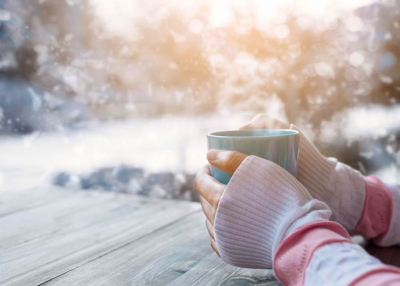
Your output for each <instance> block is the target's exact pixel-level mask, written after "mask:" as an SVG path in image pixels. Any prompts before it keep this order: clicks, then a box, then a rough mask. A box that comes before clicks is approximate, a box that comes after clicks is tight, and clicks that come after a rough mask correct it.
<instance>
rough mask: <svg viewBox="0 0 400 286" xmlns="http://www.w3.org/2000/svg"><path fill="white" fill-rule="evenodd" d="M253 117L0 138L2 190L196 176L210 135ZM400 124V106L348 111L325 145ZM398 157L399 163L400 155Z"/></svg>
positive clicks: (385, 173)
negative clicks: (141, 173)
mask: <svg viewBox="0 0 400 286" xmlns="http://www.w3.org/2000/svg"><path fill="white" fill-rule="evenodd" d="M251 116H252V115H245V114H242V115H238V116H236V117H234V118H232V116H229V115H222V114H220V115H212V116H211V115H210V116H197V117H183V116H181V117H178V116H173V117H163V118H154V119H149V118H146V119H145V118H143V119H131V120H127V121H114V122H102V123H97V124H94V123H92V124H87V126H86V127H84V128H81V129H79V130H75V131H71V130H69V131H68V130H67V131H59V132H51V133H50V132H49V133H40V132H36V133H33V134H31V135H26V136H15V137H0V150H1V153H0V191H4V190H15V189H24V188H31V187H37V186H45V185H48V184H51V180H52V178H53V176H54V175H55V174H57V173H59V172H67V173H72V174H85V173H86V174H87V173H90V172H93V171H95V170H96V169H99V168H104V167H116V166H120V165H128V166H133V167H140V168H144V169H145V170H146V171H147V172H159V171H172V172H188V173H195V172H196V170H198V169H199V168H200V167H201V166H202V165H203V164H205V163H206V160H205V152H206V149H207V143H206V134H207V133H208V132H211V131H216V130H229V129H237V128H238V127H239V126H241V125H242V124H244V123H246V122H247V121H248V120H249V119H250V117H251ZM335 122H336V123H335ZM399 122H400V108H399V107H394V108H391V109H385V110H383V109H382V108H380V107H371V108H369V109H367V110H363V109H354V110H352V111H350V110H347V111H346V112H343V113H341V114H339V115H338V116H337V117H336V119H334V120H333V122H332V123H331V124H327V125H326V132H325V134H324V133H322V137H325V136H326V137H325V138H320V140H323V139H325V140H326V141H331V140H334V138H335V136H348V137H349V138H348V140H349V141H352V140H356V139H357V138H358V139H361V140H362V139H363V138H366V137H364V136H366V135H367V134H370V136H371V135H372V136H378V135H382V134H381V133H385V132H391V131H393V130H398V128H399V127H400V124H399ZM385 130H386V131H385ZM384 131H385V132H384ZM393 155H394V156H395V157H397V159H398V162H400V154H399V153H397V154H393ZM377 174H378V175H379V176H381V177H382V178H384V179H386V180H389V181H396V180H399V179H398V178H400V172H399V165H397V166H390V167H388V168H387V169H384V170H380V171H379V172H378V173H377Z"/></svg>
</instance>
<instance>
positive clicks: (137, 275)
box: [45, 212, 279, 286]
mask: <svg viewBox="0 0 400 286" xmlns="http://www.w3.org/2000/svg"><path fill="white" fill-rule="evenodd" d="M204 220H205V218H204V215H203V214H202V213H201V212H197V213H194V214H192V215H190V216H189V217H186V218H184V219H182V220H180V221H179V222H177V223H174V224H171V225H169V226H167V227H165V228H164V229H162V230H159V231H156V232H154V233H152V234H149V235H147V236H144V237H142V238H140V239H138V240H136V241H134V242H132V243H130V244H128V245H126V246H124V247H123V248H121V249H118V250H116V251H113V252H111V253H109V254H107V255H105V256H102V257H100V258H99V259H96V260H95V261H92V262H91V263H88V264H86V265H83V266H81V267H79V268H77V269H75V270H73V271H70V272H68V273H66V274H64V275H62V276H60V277H57V278H55V279H53V280H51V281H49V282H48V283H46V284H45V285H46V286H50V285H51V286H54V285H67V284H68V283H71V284H72V285H88V286H89V285H135V286H136V285H137V286H141V285H253V284H257V285H279V284H278V283H277V282H276V281H275V280H274V278H273V275H272V272H271V271H268V270H263V271H260V270H247V269H239V268H236V267H233V266H230V265H227V264H225V263H224V262H222V261H221V260H220V259H219V257H218V256H217V255H216V254H215V253H214V252H213V251H212V250H211V247H210V246H209V241H210V239H209V236H208V234H207V231H206V229H205V227H204Z"/></svg>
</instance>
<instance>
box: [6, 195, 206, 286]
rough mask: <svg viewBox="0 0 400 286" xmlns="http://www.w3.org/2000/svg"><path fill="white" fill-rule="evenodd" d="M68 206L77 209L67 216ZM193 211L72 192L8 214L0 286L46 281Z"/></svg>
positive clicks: (163, 203) (128, 198)
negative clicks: (68, 196)
mask: <svg viewBox="0 0 400 286" xmlns="http://www.w3.org/2000/svg"><path fill="white" fill-rule="evenodd" d="M106 201H108V202H109V203H110V204H111V205H110V206H109V205H107V204H105V202H106ZM96 203H97V204H98V205H97V206H96ZM74 204H76V205H77V206H78V205H79V206H81V207H77V208H75V209H74V211H75V212H74V213H72V212H71V213H70V215H68V213H69V211H70V209H71V206H72V205H74ZM100 205H103V207H100ZM92 206H94V208H93V209H92V208H91V207H92ZM199 209H200V206H199V205H198V204H196V203H186V202H176V201H159V200H147V199H144V198H140V197H134V196H126V195H114V194H107V193H103V194H98V193H75V194H74V196H73V197H72V198H68V199H67V200H62V199H61V200H60V202H49V203H48V205H47V206H45V205H42V206H40V207H37V208H29V209H23V210H21V211H18V212H15V213H12V214H10V215H7V216H5V217H3V218H2V219H0V225H1V229H5V230H6V231H4V232H3V231H2V232H1V235H0V242H1V243H0V250H1V254H0V273H1V275H0V284H1V285H38V284H40V283H43V282H46V281H47V280H49V279H52V278H54V277H56V276H58V275H61V274H63V273H65V272H68V271H70V270H71V269H74V268H76V267H78V266H80V265H83V264H85V263H87V262H89V261H91V260H93V259H95V258H97V257H100V256H102V255H105V254H107V253H109V252H111V251H113V250H115V249H118V248H120V247H122V246H123V245H125V244H127V243H129V242H131V241H134V240H136V239H138V238H140V237H142V236H144V235H147V234H149V233H152V232H153V231H155V230H157V229H159V228H162V227H165V226H166V225H168V224H170V223H172V222H174V221H176V220H179V219H181V218H182V217H184V216H186V215H188V214H190V213H193V212H196V211H199ZM2 220H5V222H4V223H3V224H2V222H1V221H2ZM19 225H21V227H19ZM32 232H33V233H32ZM35 232H36V233H37V234H36V233H35ZM15 237H17V239H16V240H17V241H16V242H15V243H14V244H13V242H12V241H13V238H15ZM2 243H4V245H3V244H2Z"/></svg>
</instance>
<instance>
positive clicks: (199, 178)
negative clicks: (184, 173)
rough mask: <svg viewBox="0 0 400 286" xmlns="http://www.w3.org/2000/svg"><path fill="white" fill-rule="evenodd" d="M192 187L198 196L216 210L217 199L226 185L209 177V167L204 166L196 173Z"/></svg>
mask: <svg viewBox="0 0 400 286" xmlns="http://www.w3.org/2000/svg"><path fill="white" fill-rule="evenodd" d="M194 187H195V189H196V191H197V192H198V193H199V194H200V196H202V197H203V198H204V199H206V201H207V202H209V204H210V205H211V206H213V207H214V208H215V209H217V207H218V203H219V199H220V198H221V195H222V193H223V191H224V189H225V187H226V185H224V184H221V183H220V182H218V181H217V180H216V179H215V178H213V177H211V176H210V170H209V167H208V166H205V167H203V168H202V169H201V170H200V171H199V172H198V173H197V175H196V177H195V179H194Z"/></svg>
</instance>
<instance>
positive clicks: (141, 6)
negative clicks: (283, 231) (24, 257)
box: [0, 0, 400, 200]
mask: <svg viewBox="0 0 400 286" xmlns="http://www.w3.org/2000/svg"><path fill="white" fill-rule="evenodd" d="M257 113H268V114H270V115H272V116H275V117H278V118H281V119H284V120H287V121H290V122H293V123H296V124H297V125H298V126H299V127H301V128H302V129H304V130H305V132H306V133H307V134H308V135H309V136H310V137H311V138H313V140H314V141H315V142H316V144H317V145H318V147H319V148H320V149H321V150H322V151H323V153H324V154H326V155H327V156H334V157H337V158H339V160H341V161H344V162H346V163H347V164H349V165H351V166H353V167H355V168H357V169H359V170H361V171H362V172H363V173H365V174H377V175H379V176H381V177H382V178H383V179H385V180H389V181H395V180H396V179H397V180H398V179H399V178H400V171H399V164H400V145H399V142H400V141H399V139H400V2H399V1H395V0H390V1H371V0H340V1H339V0H320V1H313V0H304V1H299V0H268V1H265V0H219V1H212V0H170V1H161V0H149V1H139V0H131V1H125V0H113V1H102V0H59V1H50V0H0V191H4V190H16V189H24V188H32V187H38V186H45V185H51V184H55V185H58V186H61V187H65V188H71V189H85V190H92V189H101V190H106V191H117V192H125V193H132V194H140V195H150V196H154V197H160V198H174V199H185V200H196V196H195V194H194V193H193V190H192V178H193V174H194V173H195V172H196V170H197V169H198V168H199V167H200V166H202V165H203V164H205V151H206V140H205V134H206V133H207V132H210V131H216V130H222V129H236V128H238V127H239V126H240V125H242V124H244V123H245V122H246V121H247V120H249V119H251V118H252V117H253V116H255V115H256V114H257Z"/></svg>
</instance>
